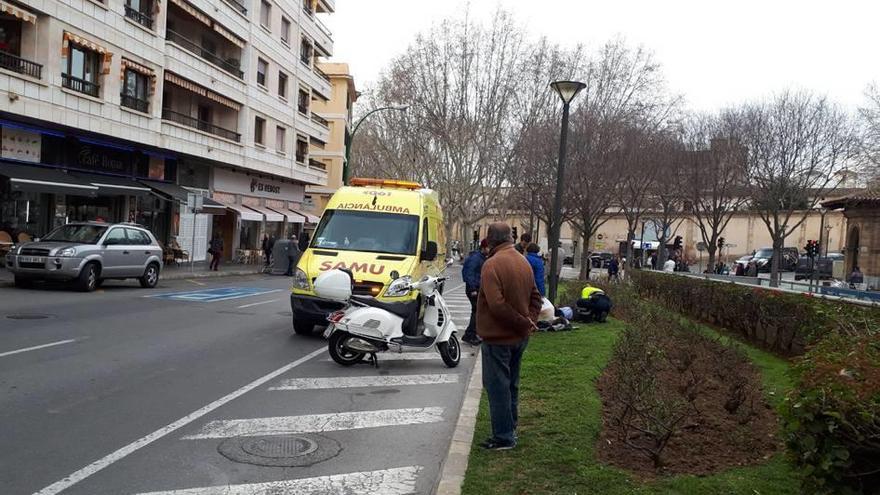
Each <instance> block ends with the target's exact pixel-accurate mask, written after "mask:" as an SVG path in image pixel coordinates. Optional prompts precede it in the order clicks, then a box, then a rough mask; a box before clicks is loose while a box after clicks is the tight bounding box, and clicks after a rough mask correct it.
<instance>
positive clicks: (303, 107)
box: [297, 104, 309, 115]
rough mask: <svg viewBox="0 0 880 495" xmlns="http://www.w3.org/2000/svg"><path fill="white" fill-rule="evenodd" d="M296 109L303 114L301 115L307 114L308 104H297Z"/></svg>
mask: <svg viewBox="0 0 880 495" xmlns="http://www.w3.org/2000/svg"><path fill="white" fill-rule="evenodd" d="M297 109H298V110H299V113H301V114H303V115H308V114H309V107H308V105H302V104H300V105H297Z"/></svg>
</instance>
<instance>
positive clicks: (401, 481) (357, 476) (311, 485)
mask: <svg viewBox="0 0 880 495" xmlns="http://www.w3.org/2000/svg"><path fill="white" fill-rule="evenodd" d="M421 470H422V467H421V466H407V467H400V468H393V469H383V470H380V471H361V472H357V473H345V474H333V475H330V476H318V477H316V478H302V479H298V480H284V481H270V482H266V483H250V484H244V485H220V486H207V487H201V488H186V489H183V490H168V491H160V492H149V493H141V494H139V495H265V494H268V493H295V494H297V495H405V494H411V493H415V492H416V479H417V477H418V474H419V471H421Z"/></svg>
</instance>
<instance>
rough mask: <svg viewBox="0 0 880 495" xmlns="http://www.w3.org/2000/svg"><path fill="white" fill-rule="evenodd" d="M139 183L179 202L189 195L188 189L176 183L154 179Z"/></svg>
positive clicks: (184, 200) (184, 201) (183, 201)
mask: <svg viewBox="0 0 880 495" xmlns="http://www.w3.org/2000/svg"><path fill="white" fill-rule="evenodd" d="M140 183H141V184H143V185H145V186H147V187H149V188H150V189H152V190H153V191H154V192H157V193H159V196H163V197H165V198H168V199H171V200H176V201H180V202H181V203H186V201H187V198H188V197H189V196H188V194H189V191H187V190H186V189H184V188H182V187H180V186H178V185H177V184H171V183H170V182H159V181H155V180H142V181H140ZM220 207H221V208H224V209H225V208H226V207H225V206H222V205H221V206H220Z"/></svg>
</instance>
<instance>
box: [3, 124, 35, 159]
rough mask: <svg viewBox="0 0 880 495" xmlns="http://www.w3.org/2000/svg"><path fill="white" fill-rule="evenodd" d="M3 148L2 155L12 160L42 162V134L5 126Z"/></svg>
mask: <svg viewBox="0 0 880 495" xmlns="http://www.w3.org/2000/svg"><path fill="white" fill-rule="evenodd" d="M2 132H3V150H2V153H0V156H2V157H3V158H8V159H10V160H18V161H22V162H31V163H40V149H41V148H42V139H41V136H40V135H39V134H38V133H36V132H31V131H25V130H22V129H15V128H13V127H3V131H2Z"/></svg>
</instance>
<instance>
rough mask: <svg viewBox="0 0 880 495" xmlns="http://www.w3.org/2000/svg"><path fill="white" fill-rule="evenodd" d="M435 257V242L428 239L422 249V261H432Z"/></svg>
mask: <svg viewBox="0 0 880 495" xmlns="http://www.w3.org/2000/svg"><path fill="white" fill-rule="evenodd" d="M436 259H437V243H436V242H434V241H428V245H427V246H426V247H425V250H424V251H422V261H434V260H436Z"/></svg>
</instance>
